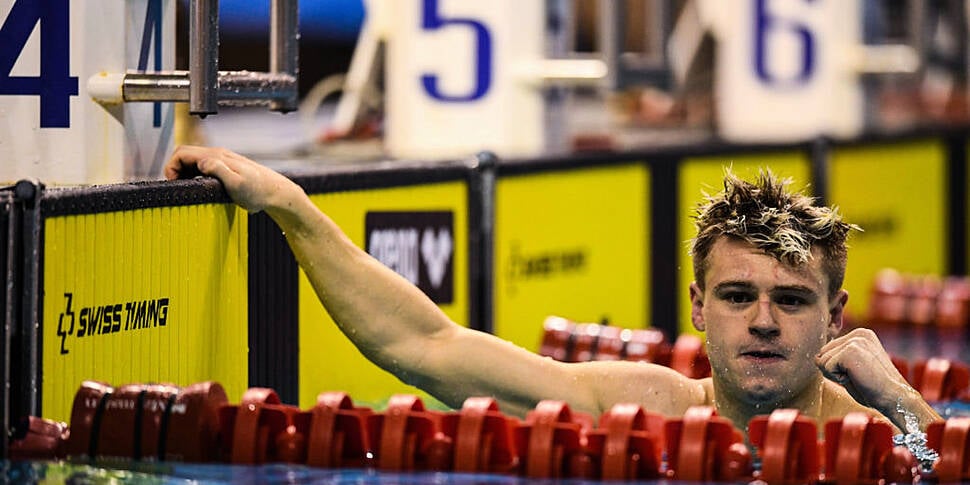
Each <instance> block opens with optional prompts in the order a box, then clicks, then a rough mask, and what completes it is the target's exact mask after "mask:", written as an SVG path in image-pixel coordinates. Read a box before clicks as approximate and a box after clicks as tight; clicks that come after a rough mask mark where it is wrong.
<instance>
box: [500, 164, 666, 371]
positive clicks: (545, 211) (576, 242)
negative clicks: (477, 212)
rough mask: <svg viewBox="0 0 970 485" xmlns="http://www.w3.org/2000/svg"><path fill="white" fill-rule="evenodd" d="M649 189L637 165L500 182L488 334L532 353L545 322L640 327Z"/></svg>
mask: <svg viewBox="0 0 970 485" xmlns="http://www.w3.org/2000/svg"><path fill="white" fill-rule="evenodd" d="M649 187H650V173H649V171H648V169H647V167H646V166H645V165H643V164H628V165H611V166H604V167H592V168H581V169H570V170H555V171H547V172H541V173H534V174H526V175H514V176H507V177H501V178H499V179H498V180H497V182H496V189H495V194H496V203H495V238H494V240H495V245H494V247H495V265H494V274H495V291H494V299H495V312H494V314H495V321H494V330H495V334H496V335H498V336H499V337H501V338H503V339H506V340H509V341H511V342H513V343H515V344H517V345H519V346H521V347H524V348H526V349H528V350H531V351H534V352H535V351H538V349H539V343H540V342H541V339H542V324H543V321H544V320H545V318H546V317H548V316H550V315H557V316H561V317H565V318H567V319H570V320H573V321H577V322H597V323H598V322H601V321H604V320H607V321H609V323H610V324H611V325H619V326H624V327H630V328H644V327H646V326H649V324H650V323H651V322H649V321H648V319H649V316H650V300H649V293H648V290H647V284H648V281H649V279H650V263H649V262H650V259H649V257H648V255H649V252H650V238H649V231H650V227H649V220H648V218H649V214H650V197H649Z"/></svg>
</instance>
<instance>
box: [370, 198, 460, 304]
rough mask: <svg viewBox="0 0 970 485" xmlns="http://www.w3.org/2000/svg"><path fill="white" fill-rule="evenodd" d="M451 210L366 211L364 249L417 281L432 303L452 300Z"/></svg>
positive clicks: (453, 239)
mask: <svg viewBox="0 0 970 485" xmlns="http://www.w3.org/2000/svg"><path fill="white" fill-rule="evenodd" d="M454 227H455V223H454V214H453V213H452V212H451V211H440V212H368V213H367V214H366V216H365V218H364V231H365V241H364V247H365V248H366V250H367V252H368V253H369V254H370V255H371V256H373V257H374V258H376V259H377V260H378V261H380V262H381V263H384V265H385V266H387V267H388V268H391V269H392V270H394V271H395V272H396V273H397V274H399V275H401V276H403V277H404V278H406V279H407V280H408V281H410V282H411V283H413V284H415V285H417V287H418V288H420V289H421V291H423V292H424V293H425V294H426V295H428V297H429V298H431V300H432V301H434V302H435V303H451V302H452V301H454V293H455V291H454V254H455V238H454V233H455V231H454Z"/></svg>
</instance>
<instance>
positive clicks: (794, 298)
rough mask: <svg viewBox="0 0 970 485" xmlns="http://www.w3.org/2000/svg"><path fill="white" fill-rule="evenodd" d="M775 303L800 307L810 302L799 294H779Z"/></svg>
mask: <svg viewBox="0 0 970 485" xmlns="http://www.w3.org/2000/svg"><path fill="white" fill-rule="evenodd" d="M775 303H777V304H779V305H781V306H785V307H791V308H798V307H801V306H804V305H807V304H808V299H807V298H805V297H802V296H799V295H778V296H777V297H776V298H775Z"/></svg>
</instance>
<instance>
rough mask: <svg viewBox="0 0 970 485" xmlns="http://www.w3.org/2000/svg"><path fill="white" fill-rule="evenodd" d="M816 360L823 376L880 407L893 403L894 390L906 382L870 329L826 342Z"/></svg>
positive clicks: (861, 398) (859, 398)
mask: <svg viewBox="0 0 970 485" xmlns="http://www.w3.org/2000/svg"><path fill="white" fill-rule="evenodd" d="M816 364H817V365H818V367H819V369H820V370H821V371H822V374H823V375H825V377H827V378H829V379H831V380H833V381H835V382H838V383H839V384H841V385H842V386H843V387H845V388H846V390H848V391H849V393H850V394H851V395H852V397H853V398H855V399H856V400H857V401H859V402H860V403H862V404H864V405H867V406H870V407H874V408H876V409H879V410H883V409H885V408H886V407H892V406H893V403H894V400H895V397H894V392H895V390H896V389H898V388H900V386H905V385H906V384H905V379H904V378H903V376H902V375H901V374H900V373H899V371H898V370H896V367H895V366H894V365H893V364H892V360H891V359H890V358H889V354H887V353H886V351H885V349H884V348H883V347H882V344H881V343H880V342H879V338H878V337H877V336H876V334H875V333H874V332H873V331H872V330H869V329H856V330H853V331H851V332H849V333H848V334H846V335H844V336H842V337H839V338H837V339H834V340H832V341H831V342H829V343H827V344H825V345H824V346H823V347H822V349H821V351H820V352H819V355H818V356H817V357H816Z"/></svg>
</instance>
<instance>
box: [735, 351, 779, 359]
mask: <svg viewBox="0 0 970 485" xmlns="http://www.w3.org/2000/svg"><path fill="white" fill-rule="evenodd" d="M741 356H742V357H752V358H755V359H784V358H785V356H784V355H782V354H780V353H778V352H772V351H770V350H749V351H746V352H741Z"/></svg>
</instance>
